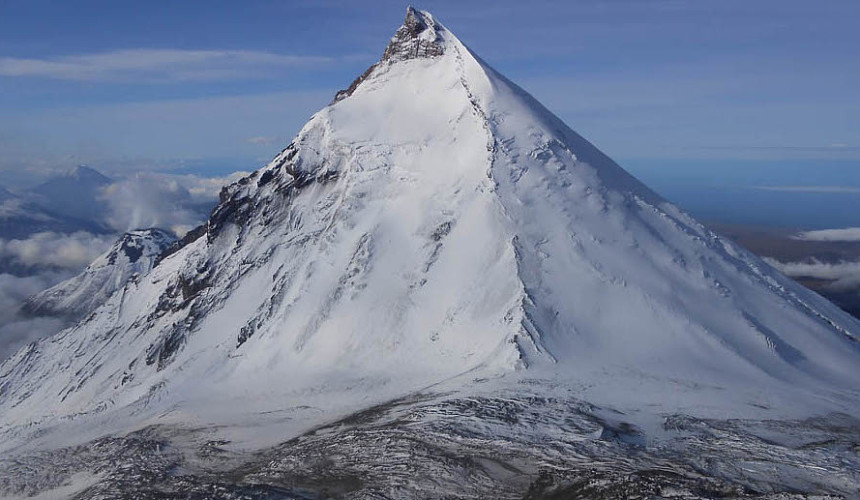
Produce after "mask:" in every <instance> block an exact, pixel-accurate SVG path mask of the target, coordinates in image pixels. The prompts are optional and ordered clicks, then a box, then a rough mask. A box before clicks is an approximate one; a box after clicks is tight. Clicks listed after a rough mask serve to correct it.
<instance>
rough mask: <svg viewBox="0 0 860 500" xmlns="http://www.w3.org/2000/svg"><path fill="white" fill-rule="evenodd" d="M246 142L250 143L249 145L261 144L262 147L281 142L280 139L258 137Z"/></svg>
mask: <svg viewBox="0 0 860 500" xmlns="http://www.w3.org/2000/svg"><path fill="white" fill-rule="evenodd" d="M248 142H250V143H251V144H261V145H264V146H268V145H270V144H275V143H277V142H281V139H279V138H277V137H266V136H258V137H251V138H249V139H248Z"/></svg>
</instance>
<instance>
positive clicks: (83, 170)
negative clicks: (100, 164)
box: [65, 165, 112, 185]
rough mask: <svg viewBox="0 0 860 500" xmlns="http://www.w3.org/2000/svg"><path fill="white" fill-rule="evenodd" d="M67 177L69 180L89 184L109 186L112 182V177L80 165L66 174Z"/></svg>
mask: <svg viewBox="0 0 860 500" xmlns="http://www.w3.org/2000/svg"><path fill="white" fill-rule="evenodd" d="M65 177H67V178H69V179H74V180H76V181H78V182H87V183H93V184H101V185H104V184H109V183H110V182H112V181H111V179H110V177H107V176H106V175H104V174H103V173H101V172H99V171H98V170H96V169H94V168H91V167H88V166H86V165H78V166H77V167H74V168H72V169H70V170H69V171H67V172H66V173H65Z"/></svg>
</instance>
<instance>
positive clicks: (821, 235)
mask: <svg viewBox="0 0 860 500" xmlns="http://www.w3.org/2000/svg"><path fill="white" fill-rule="evenodd" d="M794 238H795V239H798V240H806V241H860V227H846V228H842V229H819V230H816V231H804V232H802V233H799V234H798V235H796V236H795V237H794Z"/></svg>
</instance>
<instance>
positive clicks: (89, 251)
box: [0, 231, 116, 271]
mask: <svg viewBox="0 0 860 500" xmlns="http://www.w3.org/2000/svg"><path fill="white" fill-rule="evenodd" d="M114 239H116V237H115V236H112V235H95V234H92V233H87V232H84V231H78V232H75V233H72V234H60V233H53V232H43V233H36V234H34V235H32V236H30V237H29V238H26V239H20V240H18V239H11V240H4V239H0V259H2V260H8V261H10V262H12V263H13V264H17V265H19V266H24V267H38V268H45V267H49V268H55V269H66V270H73V271H79V270H81V269H83V268H84V267H86V266H87V264H89V263H90V262H92V261H93V260H94V259H95V258H96V257H98V256H99V255H100V254H101V253H102V252H104V251H105V250H107V248H108V247H110V245H111V243H113V241H114Z"/></svg>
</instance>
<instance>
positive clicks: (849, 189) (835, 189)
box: [753, 186, 860, 194]
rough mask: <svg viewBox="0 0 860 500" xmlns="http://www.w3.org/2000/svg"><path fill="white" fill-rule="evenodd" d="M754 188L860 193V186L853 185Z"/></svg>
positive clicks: (805, 191)
mask: <svg viewBox="0 0 860 500" xmlns="http://www.w3.org/2000/svg"><path fill="white" fill-rule="evenodd" d="M753 189H759V190H762V191H784V192H789V193H833V194H860V187H853V186H754V187H753Z"/></svg>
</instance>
